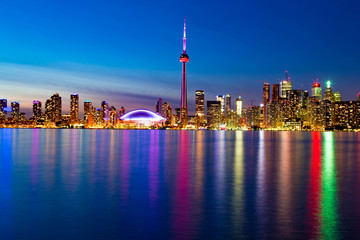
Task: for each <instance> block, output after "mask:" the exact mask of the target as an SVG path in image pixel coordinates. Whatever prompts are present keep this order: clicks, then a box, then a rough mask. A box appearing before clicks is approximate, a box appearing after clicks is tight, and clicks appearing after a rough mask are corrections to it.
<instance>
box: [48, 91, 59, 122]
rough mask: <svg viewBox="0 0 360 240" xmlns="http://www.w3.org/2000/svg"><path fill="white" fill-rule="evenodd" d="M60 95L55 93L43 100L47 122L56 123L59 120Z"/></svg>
mask: <svg viewBox="0 0 360 240" xmlns="http://www.w3.org/2000/svg"><path fill="white" fill-rule="evenodd" d="M61 105H62V104H61V97H60V95H59V94H58V93H55V94H54V95H52V96H51V97H50V99H48V100H46V102H45V116H46V120H47V121H48V122H52V123H56V122H59V121H60V120H61Z"/></svg>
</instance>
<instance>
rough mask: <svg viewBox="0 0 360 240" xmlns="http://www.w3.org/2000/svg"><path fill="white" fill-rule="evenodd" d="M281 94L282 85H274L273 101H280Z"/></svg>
mask: <svg viewBox="0 0 360 240" xmlns="http://www.w3.org/2000/svg"><path fill="white" fill-rule="evenodd" d="M279 92H280V85H279V84H273V85H272V100H273V101H276V102H277V101H279Z"/></svg>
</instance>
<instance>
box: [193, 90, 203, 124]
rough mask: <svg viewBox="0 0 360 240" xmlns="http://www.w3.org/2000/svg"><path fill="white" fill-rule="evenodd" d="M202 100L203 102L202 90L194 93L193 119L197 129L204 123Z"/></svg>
mask: <svg viewBox="0 0 360 240" xmlns="http://www.w3.org/2000/svg"><path fill="white" fill-rule="evenodd" d="M204 100H205V92H204V90H196V91H195V117H196V126H197V127H199V126H200V125H201V124H202V123H203V122H204V117H205V112H204Z"/></svg>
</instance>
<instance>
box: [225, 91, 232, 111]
mask: <svg viewBox="0 0 360 240" xmlns="http://www.w3.org/2000/svg"><path fill="white" fill-rule="evenodd" d="M230 111H231V95H230V94H229V93H228V94H226V95H225V114H226V116H227V115H228V114H229V113H230Z"/></svg>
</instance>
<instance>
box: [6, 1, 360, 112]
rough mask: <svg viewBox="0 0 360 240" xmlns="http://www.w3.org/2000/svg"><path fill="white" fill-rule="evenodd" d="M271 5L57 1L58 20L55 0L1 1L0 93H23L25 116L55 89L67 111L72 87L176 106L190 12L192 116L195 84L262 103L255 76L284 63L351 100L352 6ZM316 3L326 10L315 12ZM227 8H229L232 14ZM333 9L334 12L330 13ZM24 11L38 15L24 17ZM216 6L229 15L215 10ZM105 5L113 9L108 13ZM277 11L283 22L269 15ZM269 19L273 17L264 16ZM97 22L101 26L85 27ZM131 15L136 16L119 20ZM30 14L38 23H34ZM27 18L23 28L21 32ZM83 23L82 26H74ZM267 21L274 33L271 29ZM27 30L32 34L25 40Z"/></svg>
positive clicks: (125, 101) (94, 95)
mask: <svg viewBox="0 0 360 240" xmlns="http://www.w3.org/2000/svg"><path fill="white" fill-rule="evenodd" d="M272 4H273V5H274V9H275V10H274V12H273V13H271V14H270V13H268V12H266V11H264V9H265V8H266V7H267V6H266V5H267V3H266V2H261V3H260V4H257V5H256V6H255V4H253V3H249V2H245V3H243V5H240V4H239V3H235V2H232V3H230V4H229V5H228V6H225V5H218V4H216V3H215V2H211V1H210V2H208V4H206V5H205V8H206V10H207V11H206V12H205V13H202V11H199V9H200V8H201V7H203V6H202V5H201V4H200V3H197V4H193V3H191V4H190V2H186V1H185V2H184V4H176V3H171V4H168V5H166V4H165V5H161V7H160V8H159V5H156V4H155V5H153V4H151V6H150V4H149V3H144V5H140V6H135V5H134V4H133V3H126V4H125V5H116V4H115V5H111V4H104V5H101V7H100V8H99V9H97V7H98V5H97V4H96V3H95V2H91V1H90V2H88V6H87V7H86V8H85V9H83V11H80V12H79V14H78V15H76V14H75V11H76V10H77V9H79V6H74V9H73V10H70V9H67V8H66V7H65V5H59V6H56V7H59V10H60V9H61V10H63V11H64V12H66V13H67V14H68V16H69V18H70V19H63V16H62V15H59V14H58V13H57V11H55V10H54V5H52V4H51V3H45V2H44V6H43V7H44V8H45V7H47V11H48V12H44V11H42V9H43V8H36V6H32V5H29V4H27V3H26V2H22V1H19V2H14V3H6V4H5V5H4V8H3V9H2V10H1V11H2V13H3V14H1V17H0V18H2V19H1V20H4V21H2V22H3V23H2V24H3V25H2V29H3V38H2V39H1V40H0V53H1V54H0V83H1V86H2V87H1V88H0V98H7V99H8V101H9V102H11V101H19V102H20V105H21V111H24V112H26V113H27V114H30V113H31V109H32V106H31V104H32V101H33V100H42V101H43V102H44V101H45V100H46V99H47V98H48V97H49V95H51V94H53V93H56V92H58V93H59V94H60V95H61V96H63V103H64V105H63V109H64V111H66V112H69V109H70V96H69V95H70V93H72V92H78V93H79V95H80V102H82V101H83V100H86V99H89V100H91V101H92V102H93V103H94V104H95V105H98V104H100V103H101V101H104V100H106V101H108V102H111V103H112V104H113V105H115V106H118V107H120V106H126V108H127V109H129V110H131V109H136V108H147V109H150V110H153V109H154V107H153V106H154V104H155V103H156V100H157V99H158V98H159V97H162V98H163V99H164V100H165V101H168V102H169V103H170V104H171V105H172V106H173V107H174V108H177V107H180V106H177V104H178V103H179V102H180V93H179V85H180V83H179V82H180V80H181V76H180V75H181V69H180V68H179V65H178V59H177V58H176V56H178V51H179V49H180V47H181V40H180V38H181V34H182V32H181V28H182V26H181V25H182V22H181V21H179V20H180V19H182V18H183V17H184V16H186V17H187V20H188V22H189V26H190V27H188V32H189V36H191V37H190V38H189V39H188V45H189V46H190V49H191V51H190V54H191V56H192V61H191V65H189V68H188V71H187V74H188V95H189V96H188V98H189V99H188V102H189V106H188V109H189V114H191V115H194V113H195V96H194V94H193V93H194V92H195V90H197V89H204V90H205V92H206V94H205V101H207V100H213V99H214V97H215V96H216V95H218V94H227V93H229V94H231V96H233V97H236V96H239V95H240V96H242V98H243V101H244V106H249V105H250V104H251V102H252V100H255V104H256V105H259V104H260V103H261V102H262V98H261V95H262V91H261V88H262V83H261V82H264V81H266V82H270V83H276V81H277V80H278V79H279V80H283V71H285V70H288V71H289V73H290V76H291V80H292V81H293V87H294V89H301V88H303V89H308V90H310V89H311V86H312V84H313V83H314V82H315V81H316V79H320V83H321V84H322V85H323V86H324V85H325V82H326V81H327V80H328V79H330V80H332V82H333V83H334V85H333V87H334V88H335V89H337V90H339V91H340V92H341V94H342V96H343V99H344V100H354V99H355V98H356V95H357V93H358V92H359V88H358V86H357V82H356V81H357V79H358V77H359V76H360V72H359V70H357V66H358V64H359V60H358V58H357V56H359V54H360V52H359V51H360V50H359V48H358V47H357V42H358V39H359V35H360V34H359V32H358V30H357V28H354V26H356V20H357V19H358V16H357V15H356V13H354V12H352V11H351V8H350V7H349V6H348V5H345V4H342V3H334V2H330V3H328V2H327V4H325V5H324V4H321V3H320V2H315V3H313V4H312V5H309V4H306V3H304V4H303V5H296V4H294V3H282V4H280V3H278V2H275V3H272ZM19 6H21V7H19ZM51 6H52V7H53V8H51ZM135 7H138V8H139V9H138V11H139V13H142V14H141V16H142V17H140V18H138V17H137V16H134V15H131V14H126V13H125V14H123V15H122V16H121V17H119V16H118V15H117V14H115V13H117V12H119V11H123V8H125V9H134V8H135ZM320 7H321V9H322V11H320V12H318V11H315V10H317V9H319V8H320ZM345 7H346V8H345ZM110 8H113V11H110ZM148 8H149V9H152V10H154V11H155V12H156V13H161V14H157V18H155V19H154V18H151V21H149V20H148V19H150V18H146V17H149V16H150V15H151V16H153V15H154V14H153V13H154V12H152V11H145V9H148ZM231 8H233V9H234V11H230V12H229V10H230V9H231ZM339 9H340V10H341V11H340V14H339V11H335V10H339ZM285 10H286V11H285ZM28 12H32V13H34V14H32V15H31V16H29V14H27V13H28ZM150 12H151V14H150ZM216 12H218V13H221V12H227V13H229V14H227V15H226V16H225V15H221V16H220V17H218V18H213V16H215V15H214V13H216ZM15 13H24V16H27V17H26V18H20V19H19V22H15V23H14V22H12V23H11V25H7V24H6V21H5V20H6V19H7V18H9V17H10V15H12V14H15ZM49 13H53V14H52V16H50V14H49ZM94 13H97V14H95V15H92V14H94ZM105 13H109V14H108V17H107V18H104V16H105ZM165 13H166V14H165ZM240 13H242V14H240ZM280 13H281V15H284V16H283V17H284V18H286V21H282V19H281V18H279V17H276V18H275V19H272V18H267V17H269V16H270V15H272V16H273V15H274V16H280ZM335 13H336V14H335ZM90 15H91V18H90ZM304 16H306V17H305V18H304ZM259 17H260V18H259ZM339 17H343V19H342V21H341V22H339V21H336V19H337V18H339ZM89 18H90V19H89ZM45 19H47V20H49V23H47V22H46V21H44V20H45ZM135 19H136V21H135ZM265 19H266V21H268V20H269V19H270V20H269V22H265ZM25 20H26V21H25ZM72 20H76V21H75V22H77V24H73V23H74V21H72ZM85 20H89V22H87V21H85ZM98 20H99V23H98V25H96V27H94V28H91V29H90V26H92V25H94V24H95V22H97V21H98ZM127 20H131V21H130V22H131V23H132V24H124V22H126V21H127ZM164 20H167V21H164ZM27 21H28V22H27ZM134 21H135V22H134ZM34 22H36V23H37V24H35V25H36V26H38V27H37V29H33V27H32V26H33V25H31V23H34ZM106 24H108V25H106ZM10 26H11V28H10ZM24 26H27V27H29V29H27V30H25V29H24ZM80 26H81V27H84V28H83V29H84V30H82V31H76V30H78V28H79V27H80ZM54 27H56V28H54ZM134 27H135V28H137V31H136V32H134ZM267 27H270V30H273V31H274V32H275V33H276V34H274V33H273V34H270V33H269V31H270V30H267V29H266V28H267ZM305 27H308V30H307V31H305V32H306V33H308V34H307V35H306V36H308V35H309V32H310V33H312V34H311V41H309V40H306V39H307V38H306V39H304V37H305V36H302V35H299V34H300V33H302V32H304V28H305ZM254 28H255V29H257V30H256V31H254V30H253V29H254ZM15 29H16V30H15ZM55 29H56V30H55ZM114 29H115V30H114ZM350 29H351V31H347V30H350ZM32 30H33V32H32ZM85 30H87V31H85ZM330 30H331V31H330ZM97 34H98V35H99V36H103V37H99V36H95V35H97ZM101 34H102V35H101ZM261 34H263V35H266V36H267V41H260V39H261ZM269 34H270V35H269ZM23 35H24V36H26V37H27V39H28V41H24V40H23V37H22V36H23ZM59 36H61V37H60V38H59ZM145 36H146V37H145ZM134 40H136V41H134ZM304 40H306V41H304ZM155 53H156V54H155ZM214 56H216V57H214ZM204 86H206V87H204ZM104 96H106V97H104ZM233 104H234V103H233ZM80 110H82V109H81V108H80Z"/></svg>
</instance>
